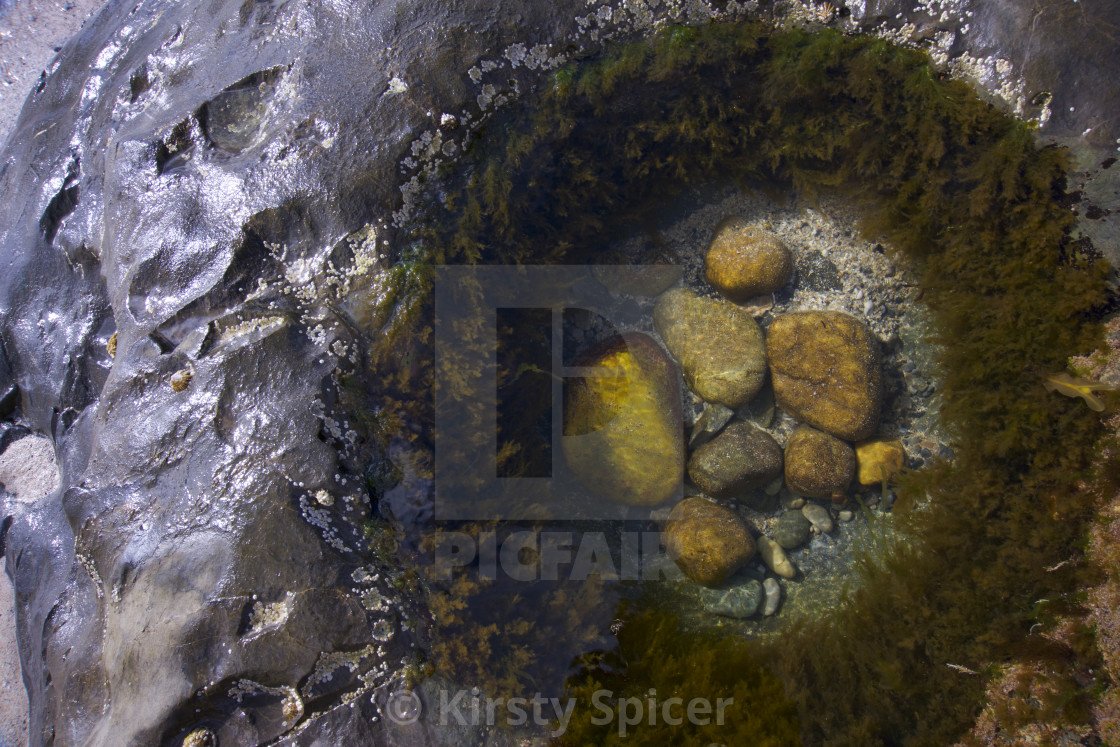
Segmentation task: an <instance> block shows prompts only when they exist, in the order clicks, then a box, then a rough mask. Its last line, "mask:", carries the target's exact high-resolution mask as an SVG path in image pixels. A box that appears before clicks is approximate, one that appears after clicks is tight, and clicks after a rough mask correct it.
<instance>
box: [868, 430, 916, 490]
mask: <svg viewBox="0 0 1120 747" xmlns="http://www.w3.org/2000/svg"><path fill="white" fill-rule="evenodd" d="M856 463H857V464H858V465H859V475H858V479H859V484H860V485H875V484H877V483H880V482H883V481H885V480H889V479H891V478H892V477H894V475H895V474H897V473H898V472H899V471H900V470H901V469H902V467H903V465H905V464H906V449H905V448H904V447H903V446H902V442H901V441H899V440H898V439H889V440H888V439H885V438H876V439H872V440H870V441H864V442H863V443H861V444H856Z"/></svg>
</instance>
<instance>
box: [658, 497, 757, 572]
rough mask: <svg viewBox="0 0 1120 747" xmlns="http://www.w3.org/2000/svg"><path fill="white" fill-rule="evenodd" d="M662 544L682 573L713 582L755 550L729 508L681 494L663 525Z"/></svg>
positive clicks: (748, 532) (739, 518) (740, 522)
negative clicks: (663, 542)
mask: <svg viewBox="0 0 1120 747" xmlns="http://www.w3.org/2000/svg"><path fill="white" fill-rule="evenodd" d="M665 548H666V550H667V552H668V554H669V557H670V558H672V559H673V561H674V562H675V563H676V564H677V566H678V567H679V568H680V569H681V571H682V572H683V573H684V575H686V576H688V577H689V578H691V579H692V580H693V581H696V582H697V583H701V584H704V585H706V586H714V585H715V584H718V583H720V582H721V581H723V580H724V579H726V578H727V577H728V576H730V575H731V574H732V573H734V572H735V571H737V570H739V569H740V568H742V567H743V566H744V565H746V564H747V561H748V560H750V559H751V558H752V557H753V556H754V553H755V544H754V540H753V539H751V533H750V530H749V529H748V528H747V523H746V522H745V521H743V519H742V518H741V517H740V516H739V514H737V513H736V512H735V511H733V510H732V509H730V508H727V507H726V506H720V505H719V504H716V503H712V502H711V501H709V500H707V499H706V498H701V497H692V498H685V499H684V500H683V501H681V502H680V503H678V504H677V505H676V507H674V508H673V512H672V513H671V514H669V521H668V522H667V523H666V525H665Z"/></svg>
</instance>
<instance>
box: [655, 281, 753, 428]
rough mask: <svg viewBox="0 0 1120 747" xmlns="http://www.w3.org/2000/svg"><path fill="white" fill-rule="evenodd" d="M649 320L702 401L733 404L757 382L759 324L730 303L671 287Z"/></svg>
mask: <svg viewBox="0 0 1120 747" xmlns="http://www.w3.org/2000/svg"><path fill="white" fill-rule="evenodd" d="M653 323H654V326H655V327H656V328H657V333H658V334H659V335H661V339H662V340H664V341H665V345H666V346H667V347H668V348H669V352H671V353H672V354H673V357H674V358H676V359H677V362H679V363H680V364H681V369H682V371H683V372H684V380H685V383H687V384H688V387H689V389H691V390H692V391H694V392H696V393H697V394H698V395H700V397H701V398H702V399H704V400H705V401H707V402H718V403H719V404H721V405H726V406H727V407H731V408H736V407H739V406H741V405H744V404H746V403H747V402H750V400H751V398H752V397H754V395H755V394H757V393H758V391H759V390H760V389H761V388H762V384H763V382H764V381H765V380H766V370H767V369H766V342H765V340H764V339H763V336H762V328H761V327H759V326H758V322H756V321H755V320H754V319H753V318H751V315H750V314H748V313H747V312H745V311H743V310H742V309H740V308H739V307H738V306H736V305H735V304H733V303H729V302H728V301H724V300H722V299H718V298H701V297H700V296H698V295H696V294H695V293H693V292H692V291H690V290H688V289H687V288H671V289H669V290H667V291H665V292H664V293H662V294H661V297H660V298H658V299H657V305H656V306H654V309H653Z"/></svg>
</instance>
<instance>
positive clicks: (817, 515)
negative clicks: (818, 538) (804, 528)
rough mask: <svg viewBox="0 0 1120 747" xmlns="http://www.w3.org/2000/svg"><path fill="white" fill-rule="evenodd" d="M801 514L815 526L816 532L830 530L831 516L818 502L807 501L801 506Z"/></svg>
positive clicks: (826, 532)
mask: <svg viewBox="0 0 1120 747" xmlns="http://www.w3.org/2000/svg"><path fill="white" fill-rule="evenodd" d="M801 515H802V516H804V517H805V518H806V519H808V520H809V523H810V524H812V525H813V526H814V527H816V529H817V531H818V532H822V533H824V534H828V533H829V532H831V531H832V516H831V515H830V514H829V513H828V509H827V508H825V507H824V506H822V505H820V504H819V503H813V502H811V501H810V502H807V503H806V504H805V505H804V506H802V507H801Z"/></svg>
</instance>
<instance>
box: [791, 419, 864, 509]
mask: <svg viewBox="0 0 1120 747" xmlns="http://www.w3.org/2000/svg"><path fill="white" fill-rule="evenodd" d="M785 471H786V484H787V485H789V489H790V490H792V491H794V492H795V493H800V494H801V495H804V496H809V497H810V498H830V499H832V500H834V501H843V500H844V499H845V497H846V496H847V491H848V486H849V485H851V483H852V478H853V477H855V473H856V453H855V451H854V450H853V449H852V447H851V446H849V445H848V444H846V443H844V442H843V441H841V440H840V439H838V438H836V437H835V436H831V435H829V434H827V433H825V432H824V431H819V430H817V429H816V428H811V427H809V426H807V425H800V426H798V427H797V430H795V431H794V432H793V433H792V434H791V435H790V437H789V440H788V441H786V453H785Z"/></svg>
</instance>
